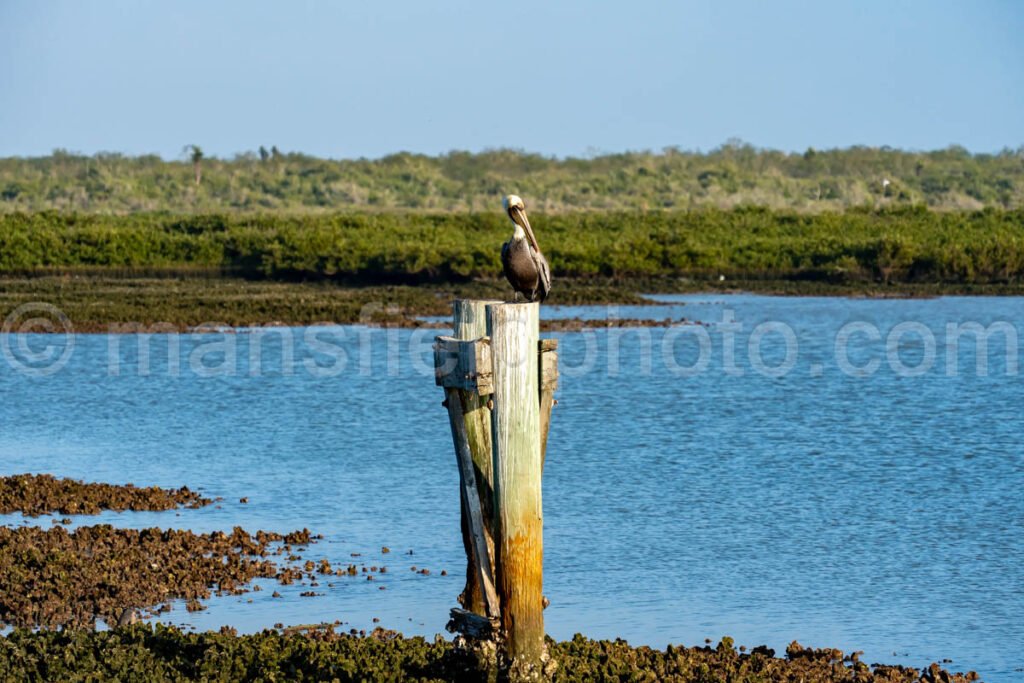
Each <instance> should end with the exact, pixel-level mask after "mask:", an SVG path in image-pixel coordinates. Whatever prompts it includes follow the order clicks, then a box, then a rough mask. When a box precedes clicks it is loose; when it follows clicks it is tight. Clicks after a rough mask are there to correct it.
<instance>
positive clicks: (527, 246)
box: [501, 194, 551, 301]
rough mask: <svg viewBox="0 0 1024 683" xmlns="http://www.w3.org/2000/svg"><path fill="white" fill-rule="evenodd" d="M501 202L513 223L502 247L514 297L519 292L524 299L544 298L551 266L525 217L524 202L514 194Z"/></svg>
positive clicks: (548, 287)
mask: <svg viewBox="0 0 1024 683" xmlns="http://www.w3.org/2000/svg"><path fill="white" fill-rule="evenodd" d="M502 204H503V205H504V207H505V213H507V214H508V217H509V218H511V219H512V224H513V225H514V226H515V232H513V233H512V238H511V239H510V240H509V241H508V242H505V244H503V245H502V247H501V266H502V268H503V269H504V270H505V277H506V278H508V281H509V283H510V284H511V285H512V289H514V290H515V296H516V299H517V300H518V298H519V293H520V292H522V294H523V296H525V297H526V300H527V301H538V300H539V301H544V299H545V298H547V295H548V292H550V291H551V270H550V269H549V268H548V262H547V260H546V259H545V258H544V254H542V253H540V246H539V245H538V244H537V238H536V237H534V235H533V228H531V227H530V221H529V219H527V217H526V204H524V203H523V200H522V199H521V198H520V197H518V196H517V195H514V194H510V195H509V196H507V197H505V199H504V201H503V202H502Z"/></svg>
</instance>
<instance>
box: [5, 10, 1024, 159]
mask: <svg viewBox="0 0 1024 683" xmlns="http://www.w3.org/2000/svg"><path fill="white" fill-rule="evenodd" d="M730 137H739V138H742V139H743V140H746V141H748V142H751V143H753V144H755V145H757V146H760V147H771V148H777V149H784V150H803V149H805V148H807V147H808V146H814V147H817V148H827V147H846V146H849V145H855V144H864V145H872V146H877V145H891V146H894V147H903V148H911V149H935V148H940V147H945V146H947V145H949V144H953V143H956V144H961V145H963V146H965V147H967V148H968V149H970V150H972V151H976V152H985V151H997V150H999V149H1001V148H1002V147H1004V146H1010V147H1017V146H1020V145H1022V144H1024V2H1020V1H1018V0H1003V1H1000V0H961V1H960V2H948V1H945V0H882V1H879V0H856V1H854V0H849V1H840V0H808V1H806V2H796V1H791V0H770V1H769V0H764V1H758V0H746V1H740V0H714V1H712V0H707V1H706V2H699V3H698V2H665V1H647V0H629V1H628V2H625V1H621V2H601V1H599V0H567V1H562V2H552V1H549V2H532V1H531V2H518V3H507V4H503V5H501V6H499V4H497V3H491V2H486V1H483V2H482V1H480V0H476V1H473V2H442V1H437V2H424V1H423V0H395V1H390V2H389V1H374V2H326V1H319V2H313V1H308V2H303V1H298V2H283V1H282V2H276V3H269V2H260V1H254V0H247V1H244V2H241V1H193V0H165V1H164V2H151V1H145V0H103V1H102V2H101V1H96V2H86V1H85V0H47V1H45V2H43V1H37V0H0V156H10V155H21V156H27V155H39V154H46V153H49V152H50V150H52V149H54V148H57V147H63V148H66V149H70V150H73V151H80V152H86V153H93V152H96V151H101V150H107V151H120V152H126V153H131V154H140V153H148V152H155V153H158V154H161V155H162V156H164V157H166V158H176V157H179V156H180V155H181V149H182V147H183V146H184V145H185V144H187V143H196V144H199V145H201V146H202V147H203V148H204V150H205V151H206V152H207V153H208V154H214V155H217V156H229V155H231V154H234V153H235V152H240V151H245V150H254V149H256V148H257V147H258V146H259V145H260V144H264V145H266V146H268V147H269V146H270V145H277V146H278V147H280V148H281V149H282V150H294V151H302V152H307V153H310V154H315V155H318V156H329V157H359V156H367V157H377V156H381V155H384V154H388V153H391V152H395V151H400V150H409V151H414V152H423V153H429V154H435V153H438V152H445V151H448V150H452V149H468V150H473V151H477V150H481V149H484V148H488V147H515V148H522V149H526V150H530V151H536V152H541V153H544V154H553V155H559V156H565V155H583V154H586V153H588V152H593V151H595V150H600V151H612V152H614V151H622V150H639V149H654V150H658V149H661V148H662V147H665V146H668V145H677V146H679V147H682V148H684V149H702V150H708V149H711V148H713V147H716V146H718V145H719V144H721V143H722V142H723V141H725V140H726V139H727V138H730Z"/></svg>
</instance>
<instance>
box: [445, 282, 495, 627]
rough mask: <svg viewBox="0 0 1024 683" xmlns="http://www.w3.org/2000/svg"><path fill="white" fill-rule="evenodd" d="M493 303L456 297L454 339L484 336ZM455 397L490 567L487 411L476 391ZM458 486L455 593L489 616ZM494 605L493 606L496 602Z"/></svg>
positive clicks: (490, 484)
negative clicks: (461, 576) (458, 586)
mask: <svg viewBox="0 0 1024 683" xmlns="http://www.w3.org/2000/svg"><path fill="white" fill-rule="evenodd" d="M494 303H501V302H500V301H486V300H474V299H456V300H455V301H454V302H453V304H452V312H453V323H454V334H453V336H454V337H455V339H460V340H463V341H470V340H473V339H480V338H481V337H483V336H485V335H486V334H487V305H488V304H494ZM459 398H460V399H461V403H462V414H463V419H464V422H465V426H466V435H467V438H468V441H469V448H470V452H471V454H472V456H473V469H474V475H475V477H476V485H477V490H478V493H479V497H480V508H481V510H482V512H483V519H484V530H483V531H484V539H485V542H486V548H487V557H488V560H489V562H488V568H491V567H493V566H494V532H493V530H492V528H491V520H492V519H493V518H494V485H493V479H492V477H491V463H492V454H491V411H490V409H489V408H488V407H487V400H486V398H484V397H481V396H480V395H479V394H478V393H477V392H476V391H467V390H459ZM460 489H461V490H462V491H463V495H462V542H463V546H464V547H465V549H466V587H465V589H464V590H463V592H462V595H460V596H459V598H460V599H459V602H460V603H461V604H462V606H463V607H464V608H466V609H467V610H469V611H470V612H473V613H475V614H479V615H481V616H488V617H493V616H496V612H495V613H493V614H489V613H488V609H487V604H486V600H485V595H484V590H483V586H482V585H481V580H480V576H481V574H480V571H481V569H480V567H479V566H478V564H479V563H478V561H477V559H476V556H475V554H474V552H473V547H472V532H471V530H470V524H469V508H468V505H467V503H468V501H467V500H466V497H465V490H466V487H465V486H462V487H460ZM492 581H493V579H492ZM494 607H495V608H497V605H495V606H494Z"/></svg>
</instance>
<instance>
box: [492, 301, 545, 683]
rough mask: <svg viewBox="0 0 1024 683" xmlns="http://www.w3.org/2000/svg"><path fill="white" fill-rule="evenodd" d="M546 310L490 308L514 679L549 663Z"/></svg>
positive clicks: (503, 597) (501, 585)
mask: <svg viewBox="0 0 1024 683" xmlns="http://www.w3.org/2000/svg"><path fill="white" fill-rule="evenodd" d="M539 310H540V307H539V305H538V304H536V303H530V304H492V305H489V306H487V334H488V336H489V337H490V343H491V358H492V368H493V372H492V381H493V392H494V393H493V396H492V399H493V406H492V408H491V426H492V446H493V457H494V462H493V476H494V522H495V526H496V529H495V559H496V567H497V591H498V598H499V601H500V603H501V626H502V632H503V634H504V637H505V653H506V657H507V659H508V673H509V677H510V678H511V679H512V680H536V679H539V678H540V677H541V676H542V674H543V663H544V661H545V659H546V653H545V647H544V606H543V602H542V601H543V561H544V541H543V529H544V513H543V506H542V497H541V473H542V468H543V463H542V459H541V439H540V394H539V391H540V389H539V377H540V375H539V357H540V354H539V351H540V348H539V345H538V340H539V336H540V334H539V332H540V322H539Z"/></svg>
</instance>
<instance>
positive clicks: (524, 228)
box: [501, 194, 540, 253]
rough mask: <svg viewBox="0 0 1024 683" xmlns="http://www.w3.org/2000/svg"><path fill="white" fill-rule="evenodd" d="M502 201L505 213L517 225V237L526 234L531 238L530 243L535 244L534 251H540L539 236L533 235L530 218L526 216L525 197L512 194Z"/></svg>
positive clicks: (520, 237)
mask: <svg viewBox="0 0 1024 683" xmlns="http://www.w3.org/2000/svg"><path fill="white" fill-rule="evenodd" d="M501 203H502V205H503V206H504V207H505V213H507V214H508V217H509V218H511V219H512V223H513V224H514V225H515V226H516V233H515V234H516V237H517V238H519V239H522V238H523V236H524V235H525V236H526V238H527V239H529V240H530V244H532V245H533V248H534V251H537V252H538V253H539V252H540V246H538V245H537V238H536V237H534V236H533V228H531V227H530V220H529V219H528V218H527V217H526V204H525V203H524V202H523V198H522V197H520V196H519V195H517V194H510V195H508V196H506V197H505V199H503V200H502V202H501Z"/></svg>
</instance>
